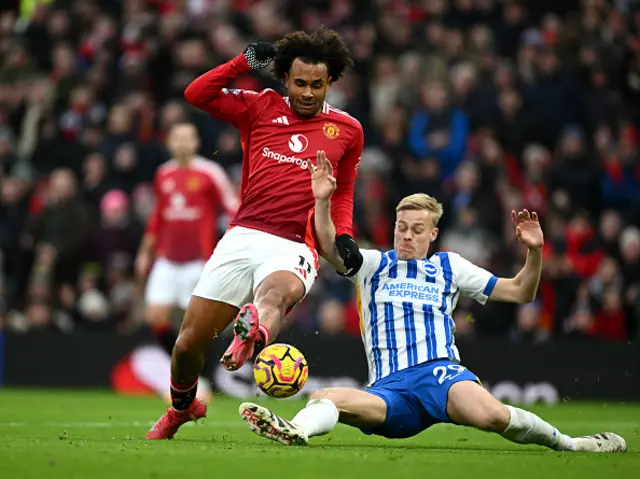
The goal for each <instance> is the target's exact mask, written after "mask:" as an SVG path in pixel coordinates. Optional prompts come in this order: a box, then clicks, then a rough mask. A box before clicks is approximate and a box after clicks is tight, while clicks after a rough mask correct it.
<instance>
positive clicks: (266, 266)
mask: <svg viewBox="0 0 640 479" xmlns="http://www.w3.org/2000/svg"><path fill="white" fill-rule="evenodd" d="M271 60H273V61H274V72H275V74H276V76H277V77H278V78H279V79H281V80H283V82H284V84H285V87H286V89H287V90H288V96H287V97H284V98H283V97H282V96H280V95H279V94H278V93H277V92H275V91H273V90H270V89H266V90H264V91H262V92H260V93H258V92H252V91H244V90H227V89H226V88H224V87H225V86H226V85H227V84H228V83H229V82H231V81H232V80H234V79H235V78H237V77H239V76H241V75H244V74H246V73H248V72H250V71H251V70H252V69H259V68H265V67H267V66H268V65H269V63H270V62H271ZM352 65H353V61H352V59H351V57H350V55H349V52H348V50H347V48H346V46H345V45H344V43H343V42H342V39H341V38H340V37H339V35H338V34H337V33H335V32H333V31H330V30H325V29H324V28H320V29H319V30H318V31H316V32H315V33H313V34H312V35H308V34H306V33H304V32H295V33H292V34H289V35H287V36H285V37H284V38H283V39H282V40H280V41H279V42H277V43H276V44H275V45H271V44H270V43H254V44H251V45H249V46H248V47H247V49H246V50H245V51H244V53H243V54H242V55H240V56H238V57H236V58H234V59H233V60H231V61H229V62H227V63H225V64H223V65H220V66H218V67H217V68H215V69H213V70H211V71H210V72H208V73H205V74H204V75H202V76H200V77H199V78H197V79H196V80H194V81H193V83H191V85H189V87H188V88H187V90H186V91H185V97H186V98H187V100H188V101H189V102H190V103H191V104H192V105H194V106H196V107H198V108H200V109H202V110H204V111H206V112H208V113H209V114H210V115H212V116H214V117H216V118H219V119H222V120H225V121H227V122H229V123H231V124H233V125H234V126H235V127H236V128H237V129H238V130H239V131H240V136H241V141H242V145H243V152H244V160H243V165H242V166H243V172H242V192H241V204H240V208H239V210H238V213H237V215H236V216H235V218H234V219H233V220H232V223H231V227H230V229H229V230H228V231H227V233H226V234H225V235H224V237H223V238H222V239H221V240H220V243H219V244H218V246H217V248H216V250H215V252H214V254H213V255H212V257H211V259H210V260H209V261H208V262H207V264H206V265H205V268H204V271H203V273H202V275H201V277H200V281H199V282H198V285H197V286H196V288H195V290H194V292H193V296H192V298H191V302H190V303H189V307H188V309H187V312H186V315H185V318H184V321H183V323H182V328H181V330H180V335H179V337H178V340H177V342H176V346H175V348H174V350H173V355H172V364H171V395H172V404H173V407H172V408H169V409H167V411H166V413H165V415H164V416H162V418H160V420H159V421H158V422H157V423H156V424H155V425H154V426H153V428H152V429H151V430H150V431H149V433H148V434H147V438H149V439H167V438H171V437H173V436H174V435H175V433H176V432H177V430H178V428H179V427H180V426H181V425H182V424H184V423H185V422H187V421H190V420H195V419H198V418H200V417H204V416H205V414H206V404H204V403H202V402H201V401H200V400H198V399H196V398H195V394H196V389H197V381H198V375H199V374H200V371H201V370H202V366H203V362H204V356H203V353H204V350H205V348H206V346H207V345H208V343H209V342H210V340H211V338H213V337H215V336H217V335H218V334H219V333H220V332H221V331H222V330H223V329H225V327H226V326H228V325H229V324H230V323H231V322H232V321H233V318H234V317H236V322H235V325H234V339H233V341H232V343H231V345H230V346H229V348H228V349H227V351H226V352H225V354H224V355H223V358H222V363H223V365H224V366H225V367H226V368H227V369H230V370H234V369H237V368H239V367H240V366H242V364H243V363H244V362H245V361H246V360H248V359H250V358H251V357H252V355H253V354H256V353H257V352H258V351H259V350H260V349H261V348H263V347H264V346H265V345H266V344H269V342H270V340H271V339H273V338H274V337H275V336H276V335H277V333H278V331H279V328H280V322H281V320H282V318H283V316H284V315H285V314H286V312H287V311H288V310H290V309H291V308H292V307H293V306H295V304H296V303H297V302H299V301H300V300H301V299H303V298H304V296H305V295H306V294H307V292H308V291H309V289H310V288H311V286H312V285H313V283H314V282H315V280H316V277H317V268H318V260H317V254H316V248H315V242H314V241H313V235H312V234H311V233H310V231H308V230H307V225H308V224H309V223H308V217H309V214H310V210H311V209H312V207H313V205H314V197H313V193H312V191H311V187H310V185H309V178H308V175H309V172H308V171H306V170H307V168H308V165H309V164H310V163H309V160H314V161H315V156H316V152H317V151H319V150H324V151H325V152H326V157H327V158H328V159H329V160H330V161H331V163H332V165H333V168H334V171H336V172H337V175H336V176H337V178H336V179H337V190H336V193H335V195H334V198H333V202H332V205H333V206H332V218H333V221H334V223H335V225H336V232H337V236H336V245H337V249H338V252H339V253H340V255H341V257H342V258H343V260H344V262H345V264H346V265H347V268H348V269H357V268H358V267H359V265H360V264H359V263H361V262H362V256H361V255H360V252H359V250H358V248H357V245H356V244H355V241H354V240H353V238H352V221H353V189H354V183H355V180H356V176H357V168H358V164H359V162H360V156H361V154H362V147H363V141H364V140H363V133H362V127H361V125H360V123H359V122H358V121H357V120H356V119H354V118H352V117H351V116H349V115H348V114H346V113H344V112H342V111H340V110H337V109H335V108H333V107H331V106H330V105H328V104H327V103H325V101H324V98H325V95H326V92H327V89H328V88H329V86H330V85H331V83H332V82H333V81H336V80H338V79H339V78H340V77H341V76H342V74H343V72H344V71H345V69H347V68H348V67H351V66H352Z"/></svg>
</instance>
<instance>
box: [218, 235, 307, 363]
mask: <svg viewBox="0 0 640 479" xmlns="http://www.w3.org/2000/svg"><path fill="white" fill-rule="evenodd" d="M255 234H256V240H255V241H256V242H258V243H261V246H260V251H259V253H258V254H259V256H260V258H259V259H258V260H257V261H256V263H257V264H258V267H257V268H256V270H255V272H254V274H253V283H254V285H256V288H255V290H254V294H253V296H254V298H253V303H251V304H247V305H245V306H243V308H242V309H241V310H240V313H239V314H238V318H237V319H236V323H235V326H234V333H235V335H234V339H233V341H232V343H231V345H230V346H229V348H228V349H227V351H226V352H225V353H224V355H223V356H222V360H221V362H222V364H223V365H224V366H225V368H227V369H229V370H236V369H238V368H240V367H241V366H242V365H243V364H244V363H245V362H246V361H247V360H248V359H250V358H251V357H252V356H254V355H255V354H257V353H258V352H259V351H261V350H262V348H264V347H265V346H266V345H268V344H269V343H270V342H272V341H273V340H274V339H275V338H276V336H277V335H278V333H279V332H280V328H281V326H282V321H283V318H284V317H285V315H286V313H287V312H288V311H290V310H291V309H292V308H293V307H294V306H295V305H296V304H297V303H298V302H299V301H301V300H302V299H303V298H304V297H305V295H306V294H307V293H308V292H309V290H310V289H311V287H312V286H313V283H314V282H315V280H316V278H317V276H318V273H317V258H316V256H315V253H314V252H313V251H311V250H310V249H309V248H308V247H307V246H306V245H304V244H302V243H295V242H293V241H288V240H285V239H282V238H277V237H274V236H272V235H266V234H265V233H262V232H255Z"/></svg>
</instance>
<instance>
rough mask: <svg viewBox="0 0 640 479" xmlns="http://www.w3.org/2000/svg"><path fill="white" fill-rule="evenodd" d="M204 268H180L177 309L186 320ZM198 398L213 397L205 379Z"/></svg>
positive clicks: (187, 265)
mask: <svg viewBox="0 0 640 479" xmlns="http://www.w3.org/2000/svg"><path fill="white" fill-rule="evenodd" d="M204 266H205V262H204V261H191V262H189V263H185V264H184V265H182V266H181V268H180V271H179V275H178V278H177V295H178V308H176V309H177V310H181V311H182V316H181V318H184V317H185V315H186V312H187V309H188V307H189V303H190V302H191V294H192V293H193V291H194V290H195V288H196V286H197V285H198V281H199V279H200V275H201V274H202V271H203V269H204ZM223 304H224V303H223ZM232 309H233V311H236V308H232ZM230 314H231V313H227V319H223V320H222V322H225V327H226V325H228V324H229V322H228V316H229V315H230ZM236 314H237V313H236ZM176 338H177V335H176ZM207 346H208V345H207ZM207 346H205V349H206V348H207ZM203 356H204V353H203ZM201 369H202V368H201ZM197 397H198V398H199V399H202V400H203V401H205V402H209V401H210V400H211V397H212V391H211V384H210V382H209V381H208V380H207V379H205V378H204V377H200V378H199V379H198V392H197Z"/></svg>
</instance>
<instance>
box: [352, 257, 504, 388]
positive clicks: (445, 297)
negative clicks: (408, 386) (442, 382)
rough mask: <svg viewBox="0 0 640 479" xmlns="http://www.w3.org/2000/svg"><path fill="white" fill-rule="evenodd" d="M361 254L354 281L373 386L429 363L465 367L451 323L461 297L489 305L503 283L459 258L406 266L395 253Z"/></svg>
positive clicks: (410, 261) (430, 260)
mask: <svg viewBox="0 0 640 479" xmlns="http://www.w3.org/2000/svg"><path fill="white" fill-rule="evenodd" d="M361 252H362V256H363V258H364V262H363V264H362V267H361V268H360V270H359V271H358V273H357V274H356V275H354V276H353V277H352V278H351V280H352V281H353V282H354V283H355V284H356V287H357V291H358V313H359V315H360V330H361V333H362V341H363V342H364V347H365V350H366V353H367V361H368V364H369V384H373V383H375V382H376V381H379V380H380V379H382V378H384V377H385V376H388V375H389V374H393V373H395V372H396V371H400V370H402V369H405V368H408V367H411V366H415V365H416V364H421V363H424V362H426V361H431V360H434V359H440V358H449V359H451V360H453V361H460V355H459V353H458V348H457V347H456V345H455V341H454V332H455V325H454V323H453V319H452V315H453V310H454V309H455V307H456V304H457V302H458V299H459V295H460V294H462V295H465V296H469V297H471V298H473V299H475V300H476V301H478V302H479V303H481V304H484V303H486V301H487V299H488V297H489V296H490V295H491V292H492V291H493V288H494V286H495V284H496V282H497V280H498V279H497V278H496V277H495V276H493V275H492V274H491V273H489V272H488V271H487V270H485V269H483V268H480V267H478V266H476V265H474V264H473V263H471V262H469V261H467V260H466V259H464V258H462V257H461V256H460V255H458V254H456V253H435V254H434V255H433V256H431V257H430V258H428V259H427V258H425V259H422V260H409V261H404V260H398V258H397V256H396V252H395V251H393V250H392V251H389V252H387V253H383V252H380V251H375V250H361Z"/></svg>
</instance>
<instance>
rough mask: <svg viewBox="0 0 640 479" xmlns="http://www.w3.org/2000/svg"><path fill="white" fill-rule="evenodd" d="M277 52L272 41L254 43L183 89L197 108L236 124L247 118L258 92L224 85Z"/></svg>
mask: <svg viewBox="0 0 640 479" xmlns="http://www.w3.org/2000/svg"><path fill="white" fill-rule="evenodd" d="M274 56H275V49H274V47H273V45H271V43H265V42H261V43H252V44H250V45H249V46H248V47H247V48H246V49H245V51H244V53H242V54H241V55H238V56H237V57H236V58H234V59H233V60H230V61H228V62H227V63H223V64H222V65H219V66H217V67H216V68H214V69H213V70H210V71H208V72H207V73H204V74H203V75H200V76H199V77H198V78H196V79H195V80H193V82H191V84H190V85H189V86H188V87H187V89H186V90H185V92H184V97H185V99H186V100H187V101H188V102H189V103H190V104H192V105H193V106H195V107H196V108H198V109H200V110H203V111H206V112H207V113H209V114H210V115H211V116H214V117H216V118H220V119H221V120H224V121H228V122H229V123H231V124H233V125H234V126H236V127H240V126H242V123H244V122H247V121H248V118H246V117H247V115H248V111H249V107H250V103H251V102H252V101H253V100H255V98H256V97H257V93H256V92H251V91H244V90H233V91H229V90H226V89H225V88H224V87H225V86H226V85H227V84H229V83H230V82H231V81H232V80H234V79H235V78H237V77H239V76H242V75H244V74H246V73H249V72H250V71H251V70H258V69H261V68H265V67H266V66H268V65H269V63H270V62H271V60H272V59H273V57H274Z"/></svg>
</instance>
